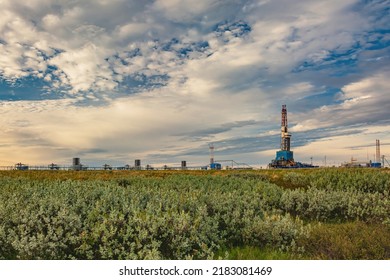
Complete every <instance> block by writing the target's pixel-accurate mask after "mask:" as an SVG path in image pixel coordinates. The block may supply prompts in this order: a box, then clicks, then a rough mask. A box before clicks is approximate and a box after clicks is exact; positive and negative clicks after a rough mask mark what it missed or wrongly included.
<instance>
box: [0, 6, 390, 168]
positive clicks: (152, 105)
mask: <svg viewBox="0 0 390 280" xmlns="http://www.w3.org/2000/svg"><path fill="white" fill-rule="evenodd" d="M359 5H362V4H359V3H358V1H353V0H347V1H342V3H340V1H336V0H334V1H333V0H332V1H326V2H319V1H309V0H305V1H299V2H297V1H251V0H248V1H235V0H232V1H217V0H208V1H185V0H163V1H135V0H134V1H125V0H115V1H106V0H99V1H93V0H86V1H62V0H61V1H51V0H33V1H28V2H26V1H25V2H20V1H10V0H9V1H8V0H3V1H1V2H0V8H1V9H2V17H1V18H0V52H1V53H2V54H3V55H2V56H0V75H1V78H2V79H3V80H6V81H7V82H9V83H15V84H16V83H17V82H20V83H22V82H23V78H27V77H32V78H39V79H42V82H44V83H46V84H45V85H46V87H47V88H43V90H47V91H49V92H51V93H61V94H62V93H68V94H71V95H72V98H74V99H73V100H61V101H39V102H38V101H33V102H30V101H28V102H26V101H24V102H23V101H21V102H14V103H12V102H6V103H2V109H4V110H5V111H4V112H6V114H8V116H9V117H7V118H8V119H3V120H1V121H0V125H1V124H3V126H4V127H5V128H6V129H5V130H4V131H5V132H3V138H1V137H0V138H1V139H3V140H2V142H0V147H1V145H3V144H4V143H5V144H4V145H9V146H13V147H18V148H17V149H14V150H13V152H12V153H11V152H9V151H8V150H7V149H5V148H1V149H0V151H1V152H2V153H4V155H8V156H9V157H11V156H12V158H15V157H16V156H17V155H18V151H23V154H25V155H27V154H31V161H34V162H36V161H37V159H39V153H41V154H42V151H43V150H44V147H45V145H47V146H49V147H52V150H51V151H50V153H49V155H48V156H47V157H46V158H45V160H49V159H50V158H51V157H56V156H58V157H59V158H63V159H65V158H67V157H69V152H70V151H71V152H72V153H73V152H75V153H77V151H78V150H84V151H86V150H88V149H93V148H96V149H100V150H102V151H103V150H105V151H107V152H106V153H103V152H102V154H104V156H106V157H108V156H109V155H110V153H111V152H112V153H114V154H115V153H117V154H122V156H118V157H117V158H121V159H123V158H126V157H132V156H140V157H141V156H142V155H145V154H150V155H152V154H154V155H159V154H160V155H162V154H166V155H173V156H175V155H180V154H183V153H185V151H186V150H191V151H197V150H199V149H201V148H202V147H203V146H202V145H205V143H204V142H207V141H210V140H215V141H221V143H222V142H223V141H225V143H229V144H226V145H228V146H226V147H221V149H220V150H221V151H223V150H230V148H232V149H233V148H234V146H235V145H237V143H238V141H239V139H241V138H242V137H247V138H251V140H248V139H244V140H243V141H244V142H245V141H257V140H256V137H257V136H259V137H260V136H261V137H265V138H267V137H269V138H271V137H274V134H273V133H271V134H272V135H269V134H267V131H268V130H270V129H271V131H274V130H275V127H274V125H273V124H275V126H276V127H277V126H278V125H279V123H280V120H279V109H280V105H281V104H284V103H286V101H288V102H289V103H291V105H292V106H291V108H299V107H300V108H304V111H302V112H300V111H299V110H298V109H295V111H292V112H291V116H292V117H293V118H291V119H292V120H293V122H292V124H293V125H292V128H291V131H293V132H295V133H297V132H300V133H304V132H309V131H310V130H316V129H321V128H322V129H324V130H325V129H328V128H334V127H336V128H335V129H336V130H337V129H339V130H340V131H341V132H342V128H345V127H350V126H354V125H355V126H356V125H362V126H363V125H365V129H366V130H368V129H369V127H370V124H375V123H378V122H382V123H388V121H389V118H388V110H387V108H389V107H390V104H389V101H390V100H389V97H388V89H389V83H388V82H387V79H386V77H387V76H388V74H389V71H388V66H386V64H387V63H386V62H387V61H388V58H389V55H388V50H387V49H386V48H384V49H379V50H370V49H369V48H371V47H372V45H374V46H375V44H376V43H375V42H376V41H375V40H382V39H381V38H382V37H381V35H380V34H379V35H378V34H371V33H372V32H371V33H368V31H370V30H372V27H373V25H375V26H376V25H377V24H378V23H373V19H372V17H369V16H367V15H365V14H364V12H366V13H369V12H367V11H366V10H364V11H363V9H362V8H359ZM369 8H370V9H369V11H371V10H372V11H376V10H375V9H374V7H372V5H371V4H370V5H369ZM359 9H360V10H359ZM382 21H383V20H382ZM374 33H375V32H374ZM383 38H384V37H383ZM383 41H385V39H383ZM357 43H359V45H360V46H361V47H356V45H357ZM355 48H356V49H355ZM350 50H353V53H351V54H347V55H345V54H344V53H348V51H350ZM335 54H337V55H340V56H343V55H345V56H347V57H348V59H351V60H353V61H357V62H355V63H356V65H355V66H353V65H352V66H351V68H352V67H354V68H353V69H354V71H351V73H349V72H348V73H342V74H344V75H345V77H343V76H342V75H340V76H337V75H334V74H335V72H337V70H338V68H339V67H340V68H343V67H344V66H343V65H342V64H341V65H340V66H339V65H338V64H337V63H335V61H341V60H342V58H340V59H338V58H337V55H335ZM346 60H347V59H346ZM366 66H368V67H366ZM347 70H349V69H347ZM367 73H368V74H367ZM22 86H26V88H27V90H29V88H28V86H29V85H22ZM334 88H337V89H339V90H340V92H341V93H340V94H339V96H338V98H336V97H334V96H332V95H331V94H330V93H329V96H328V95H327V94H328V93H327V90H329V89H334ZM38 91H39V90H38ZM130 93H131V94H133V93H138V94H137V95H130ZM321 93H322V94H321ZM314 94H317V95H318V96H314ZM65 96H69V95H65ZM96 96H98V97H96ZM118 96H121V98H119V99H115V98H117V97H118ZM123 96H126V97H123ZM321 98H322V99H321ZM88 99H90V101H88ZM95 99H98V100H95ZM92 100H94V102H96V101H98V102H97V103H98V104H100V107H93V106H92V105H91V104H90V103H88V102H92ZM77 102H81V103H83V105H84V106H79V104H78V103H77ZM99 102H106V103H105V104H106V105H104V106H103V105H101V103H99ZM88 105H89V106H88ZM298 105H299V106H298ZM288 106H290V105H288ZM294 106H295V107H294ZM289 108H290V107H289ZM2 112H3V111H2ZM289 113H290V112H289ZM289 116H290V115H289ZM12 119H14V120H17V122H15V123H13V122H12V121H11V120H12ZM26 120H28V121H29V123H28V125H26ZM91 120H92V121H91ZM248 120H254V121H256V122H260V121H262V122H263V123H262V125H261V127H259V128H256V127H255V126H244V127H235V128H233V129H224V128H225V126H226V124H231V123H235V122H242V123H245V121H248ZM91 124H94V125H91ZM218 128H220V129H218ZM197 131H200V132H202V131H203V132H204V131H206V132H207V131H209V132H210V133H208V134H207V135H205V136H200V137H198V138H197V137H195V136H194V137H192V139H190V138H191V137H189V139H184V138H185V137H183V136H181V137H179V136H175V135H178V133H177V132H180V133H181V134H183V133H188V134H191V135H192V134H194V133H196V132H197ZM213 131H215V133H214V134H213V133H212V132H213ZM346 133H348V131H347V132H346ZM325 134H326V133H325ZM267 135H268V136H267ZM202 137H203V138H202ZM195 138H196V139H198V141H199V142H197V141H195V140H196V139H195ZM21 139H23V140H24V141H20V140H21ZM199 139H200V140H199ZM261 139H263V138H261ZM267 139H268V138H267ZM233 140H234V141H237V142H234V141H233ZM344 140H345V139H344ZM329 141H331V140H329ZM22 142H25V143H29V142H31V143H33V145H32V146H33V148H31V149H33V151H32V150H31V153H29V152H28V151H29V148H28V147H27V146H24V145H22V144H21V143H22ZM15 143H16V144H15ZM40 143H41V144H40ZM231 143H233V144H231ZM245 143H246V142H245ZM334 143H337V145H339V144H340V143H341V142H340V143H339V142H334ZM249 144H251V145H255V144H254V143H253V142H250V143H249ZM240 145H241V146H244V144H240ZM240 145H238V146H240ZM256 145H257V143H256ZM259 145H260V144H259ZM340 145H341V144H340ZM241 146H240V147H241ZM276 146H277V145H276ZM267 147H268V146H267ZM316 147H317V146H316ZM329 147H331V145H330V146H329ZM259 149H260V147H259ZM302 149H303V148H302ZM243 151H244V148H243ZM302 152H304V150H302ZM237 155H238V156H239V153H238V154H237ZM8 156H5V157H8ZM91 156H93V155H91ZM96 156H98V155H96ZM247 156H248V158H251V159H253V157H254V156H251V157H250V156H249V155H247ZM257 156H258V155H257Z"/></svg>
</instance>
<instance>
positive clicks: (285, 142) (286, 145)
mask: <svg viewBox="0 0 390 280" xmlns="http://www.w3.org/2000/svg"><path fill="white" fill-rule="evenodd" d="M287 126H288V125H287V107H286V105H282V126H281V138H280V150H281V151H290V139H291V134H289V133H288V129H287Z"/></svg>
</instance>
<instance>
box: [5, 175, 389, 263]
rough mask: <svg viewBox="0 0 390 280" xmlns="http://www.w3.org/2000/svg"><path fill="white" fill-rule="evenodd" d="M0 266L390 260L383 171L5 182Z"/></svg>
mask: <svg viewBox="0 0 390 280" xmlns="http://www.w3.org/2000/svg"><path fill="white" fill-rule="evenodd" d="M0 201H1V203H0V259H132V260H133V259H142V260H143V259H390V172H389V170H387V169H363V168H362V169H341V168H328V169H309V170H253V171H234V170H226V171H222V170H221V171H189V170H188V171H185V170H184V171H153V170H152V171H3V172H0Z"/></svg>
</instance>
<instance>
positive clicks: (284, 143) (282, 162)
mask: <svg viewBox="0 0 390 280" xmlns="http://www.w3.org/2000/svg"><path fill="white" fill-rule="evenodd" d="M290 148H291V134H290V133H288V122H287V106H286V105H282V121H281V136H280V150H279V151H277V152H276V158H275V159H273V160H272V161H271V163H270V164H269V165H268V167H269V168H312V167H318V166H313V165H312V164H307V163H301V162H296V161H294V153H293V151H291V150H290Z"/></svg>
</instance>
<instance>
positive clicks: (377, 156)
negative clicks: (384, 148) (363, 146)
mask: <svg viewBox="0 0 390 280" xmlns="http://www.w3.org/2000/svg"><path fill="white" fill-rule="evenodd" d="M375 157H376V159H375V162H381V146H380V143H379V140H378V139H377V140H376V156H375Z"/></svg>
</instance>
